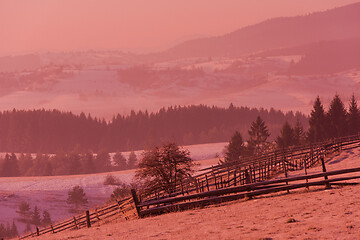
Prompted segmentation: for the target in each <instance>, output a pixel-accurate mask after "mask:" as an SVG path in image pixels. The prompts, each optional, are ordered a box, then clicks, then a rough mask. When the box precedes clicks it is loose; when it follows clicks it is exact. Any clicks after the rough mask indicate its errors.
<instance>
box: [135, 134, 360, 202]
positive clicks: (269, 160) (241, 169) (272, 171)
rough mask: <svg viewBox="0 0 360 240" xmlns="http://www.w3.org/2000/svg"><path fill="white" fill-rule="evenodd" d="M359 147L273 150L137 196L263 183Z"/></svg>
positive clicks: (347, 143) (346, 140)
mask: <svg viewBox="0 0 360 240" xmlns="http://www.w3.org/2000/svg"><path fill="white" fill-rule="evenodd" d="M359 146H360V135H354V136H348V137H343V138H337V139H332V140H328V141H325V142H321V143H316V144H313V145H305V146H299V147H293V148H288V149H282V150H275V151H272V152H269V153H266V154H263V155H261V156H257V157H249V158H243V159H241V160H239V161H234V162H231V163H225V164H221V165H217V166H212V167H209V168H204V169H201V170H200V172H201V173H200V174H198V175H196V176H194V177H190V178H188V179H185V180H183V181H182V182H179V183H178V184H177V186H176V188H175V190H174V191H173V192H171V193H170V194H168V193H166V192H165V191H163V190H161V189H159V190H158V191H157V192H156V193H155V194H153V195H151V196H140V199H144V200H148V201H150V200H160V199H163V198H169V197H175V196H180V195H189V194H195V193H200V192H205V191H210V190H217V189H222V188H228V187H231V186H237V185H243V184H249V183H255V182H261V181H265V180H267V179H270V178H271V177H273V176H275V175H277V174H280V173H284V174H285V177H287V173H288V171H295V170H300V169H305V171H306V170H307V169H308V168H311V167H313V166H314V165H316V164H319V163H320V160H321V159H324V158H325V157H326V156H327V155H328V154H331V153H333V152H336V151H340V150H342V149H350V148H354V147H359Z"/></svg>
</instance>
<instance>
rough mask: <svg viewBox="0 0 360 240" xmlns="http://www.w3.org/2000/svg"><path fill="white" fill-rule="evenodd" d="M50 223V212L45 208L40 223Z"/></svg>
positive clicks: (46, 224)
mask: <svg viewBox="0 0 360 240" xmlns="http://www.w3.org/2000/svg"><path fill="white" fill-rule="evenodd" d="M51 223H52V221H51V216H50V213H49V212H48V211H47V210H44V211H43V219H42V221H41V224H42V225H43V226H48V225H50V224H51Z"/></svg>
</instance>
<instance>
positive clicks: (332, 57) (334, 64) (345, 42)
mask: <svg viewBox="0 0 360 240" xmlns="http://www.w3.org/2000/svg"><path fill="white" fill-rule="evenodd" d="M291 55H302V56H303V57H302V58H301V60H300V61H299V62H297V63H294V64H291V65H290V68H289V73H290V74H294V75H313V74H332V73H337V72H341V71H345V70H349V69H354V68H356V69H359V68H360V38H354V39H341V40H333V41H321V42H317V43H312V44H307V45H302V46H297V47H292V48H281V49H274V50H269V51H265V52H262V53H259V54H255V55H254V56H259V57H271V56H291Z"/></svg>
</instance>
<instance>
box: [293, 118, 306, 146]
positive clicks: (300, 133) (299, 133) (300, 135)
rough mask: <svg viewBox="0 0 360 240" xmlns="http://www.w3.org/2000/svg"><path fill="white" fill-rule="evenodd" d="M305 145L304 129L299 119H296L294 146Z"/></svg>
mask: <svg viewBox="0 0 360 240" xmlns="http://www.w3.org/2000/svg"><path fill="white" fill-rule="evenodd" d="M302 144H304V128H303V126H302V125H301V123H300V120H299V119H296V123H295V127H294V145H295V146H299V145H302Z"/></svg>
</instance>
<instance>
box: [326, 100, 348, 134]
mask: <svg viewBox="0 0 360 240" xmlns="http://www.w3.org/2000/svg"><path fill="white" fill-rule="evenodd" d="M346 115H347V113H346V109H345V106H344V104H343V102H342V101H341V99H340V97H339V95H337V94H336V95H335V96H334V98H333V100H332V101H331V103H330V108H329V111H328V113H327V119H328V124H329V126H328V128H327V132H328V133H329V137H343V136H346V134H347V119H346Z"/></svg>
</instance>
